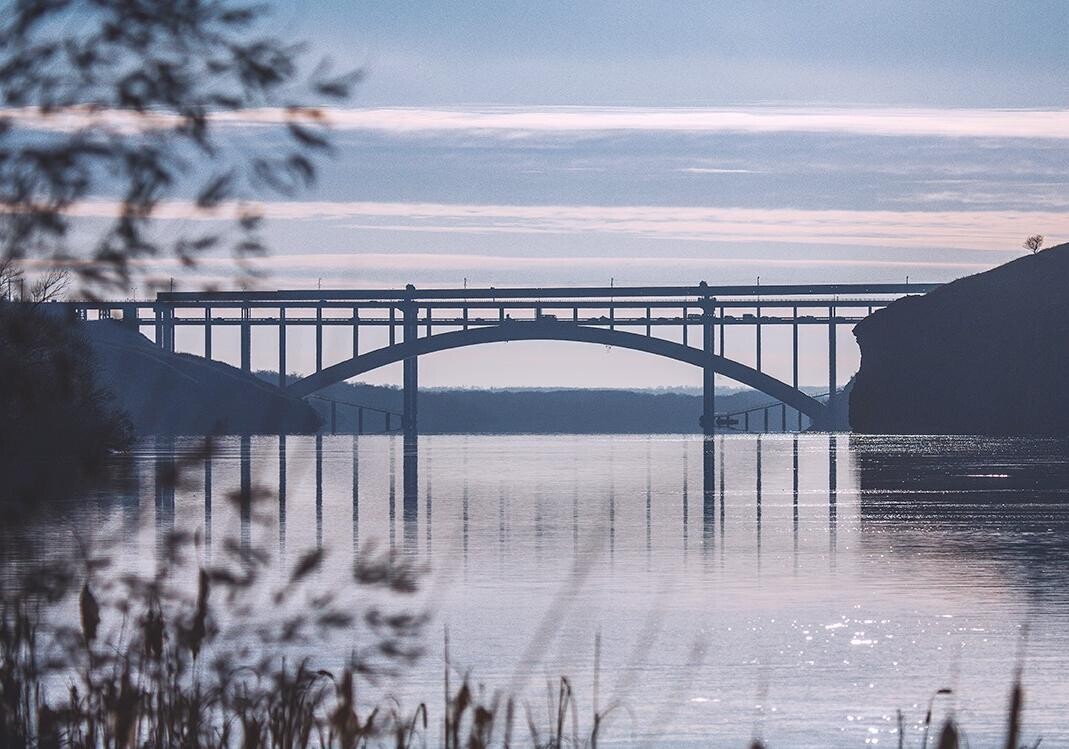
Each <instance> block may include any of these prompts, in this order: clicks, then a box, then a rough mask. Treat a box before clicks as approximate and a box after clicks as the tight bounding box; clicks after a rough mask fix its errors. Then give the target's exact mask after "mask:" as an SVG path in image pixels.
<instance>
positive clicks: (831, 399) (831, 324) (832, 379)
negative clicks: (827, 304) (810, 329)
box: [828, 307, 838, 414]
mask: <svg viewBox="0 0 1069 749" xmlns="http://www.w3.org/2000/svg"><path fill="white" fill-rule="evenodd" d="M835 327H836V326H835V308H834V307H833V308H831V309H830V310H828V412H829V414H830V413H831V409H832V406H833V405H834V403H835V402H836V400H838V398H837V393H836V380H838V375H837V374H836V371H835V365H836V363H837V362H836V358H837V357H836V350H837V348H838V346H837V345H836V341H835Z"/></svg>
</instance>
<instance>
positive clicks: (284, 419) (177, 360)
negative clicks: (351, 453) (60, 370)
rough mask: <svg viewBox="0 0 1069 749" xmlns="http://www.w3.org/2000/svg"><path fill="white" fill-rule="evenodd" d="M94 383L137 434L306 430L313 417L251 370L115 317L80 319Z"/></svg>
mask: <svg viewBox="0 0 1069 749" xmlns="http://www.w3.org/2000/svg"><path fill="white" fill-rule="evenodd" d="M84 329H85V330H84V336H85V339H86V342H87V343H88V344H89V346H90V348H91V349H92V352H93V354H94V359H95V362H96V378H97V381H98V384H100V385H102V386H105V387H107V388H108V389H109V390H111V391H112V393H113V394H114V396H115V401H116V404H117V405H118V406H119V407H120V408H121V409H122V410H123V411H124V412H125V413H126V415H127V417H128V418H129V420H130V423H131V426H132V427H133V431H134V433H135V434H141V435H143V434H277V433H279V432H288V433H300V432H312V431H315V430H316V429H317V428H318V426H319V423H320V421H319V417H318V415H317V414H316V413H315V411H313V410H312V409H311V408H310V407H309V406H308V405H307V404H306V403H304V402H303V401H301V400H299V399H296V398H290V397H288V396H286V395H284V394H282V393H281V392H279V390H278V388H276V387H275V386H274V385H271V384H268V383H266V382H263V381H262V380H260V379H259V378H257V377H255V376H254V375H252V374H248V373H245V372H242V371H241V370H240V369H237V368H235V367H232V366H230V365H228V364H223V363H221V362H216V361H207V360H205V359H203V358H201V357H198V356H190V355H186V354H172V353H169V352H167V351H164V350H163V349H161V348H159V347H158V346H155V345H154V344H153V343H152V342H151V341H149V340H148V339H147V338H145V337H144V336H142V335H140V334H139V333H136V332H134V331H132V330H129V329H127V328H124V327H122V325H120V324H119V323H117V322H112V321H100V322H91V323H86V324H85V325H84Z"/></svg>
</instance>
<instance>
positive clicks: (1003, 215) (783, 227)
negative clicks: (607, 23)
mask: <svg viewBox="0 0 1069 749" xmlns="http://www.w3.org/2000/svg"><path fill="white" fill-rule="evenodd" d="M256 207H258V208H259V209H260V210H261V211H262V212H263V214H264V216H265V217H267V218H268V219H272V220H275V221H308V220H320V221H335V222H339V223H340V226H341V228H349V229H361V230H371V231H389V232H430V233H440V234H455V233H469V234H532V235H536V234H575V235H592V234H600V235H609V236H613V235H619V236H630V237H639V238H646V239H658V240H676V241H715V242H734V243H786V244H821V245H851V246H864V247H898V248H930V249H958V250H985V251H996V252H1007V251H1010V250H1014V249H1015V248H1017V246H1018V245H1020V243H1021V241H1022V238H1023V237H1025V236H1027V235H1029V234H1034V233H1036V232H1039V233H1042V234H1045V235H1047V236H1050V237H1052V238H1055V237H1069V212H1065V211H1013V210H990V211H980V210H975V211H949V210H944V211H917V210H903V211H891V210H838V209H831V210H812V209H801V208H732V207H707V206H646V205H625V206H606V205H502V204H472V203H425V202H412V203H403V202H369V201H276V202H265V203H259V204H256ZM117 210H118V207H117V204H116V203H114V202H110V201H93V202H86V203H81V204H78V205H77V206H74V207H73V208H72V209H71V213H72V214H73V215H76V216H81V217H87V218H91V217H111V216H114V215H115V214H116V211H117ZM236 211H237V206H226V207H223V208H221V209H220V211H219V212H218V213H217V214H215V215H214V216H213V217H214V218H226V217H227V216H228V215H235V214H236ZM156 216H157V217H158V218H161V219H185V220H189V219H204V218H206V217H205V215H204V214H203V212H200V211H198V209H197V208H196V206H195V205H193V204H192V203H186V202H178V201H174V202H168V203H163V204H161V205H160V206H159V208H158V211H157V213H156ZM354 219H356V221H354Z"/></svg>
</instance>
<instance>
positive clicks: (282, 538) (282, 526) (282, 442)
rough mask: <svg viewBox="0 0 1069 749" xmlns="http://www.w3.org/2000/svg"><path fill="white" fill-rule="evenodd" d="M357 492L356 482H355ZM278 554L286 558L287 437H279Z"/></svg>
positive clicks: (281, 435)
mask: <svg viewBox="0 0 1069 749" xmlns="http://www.w3.org/2000/svg"><path fill="white" fill-rule="evenodd" d="M354 491H355V482H354ZM278 553H279V556H280V557H281V558H283V559H285V557H286V435H284V434H280V435H279V436H278Z"/></svg>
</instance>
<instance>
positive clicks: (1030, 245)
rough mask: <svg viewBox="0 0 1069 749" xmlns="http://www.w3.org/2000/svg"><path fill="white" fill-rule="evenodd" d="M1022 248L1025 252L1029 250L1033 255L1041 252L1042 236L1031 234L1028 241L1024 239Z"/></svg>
mask: <svg viewBox="0 0 1069 749" xmlns="http://www.w3.org/2000/svg"><path fill="white" fill-rule="evenodd" d="M1024 248H1025V249H1026V250H1031V251H1032V254H1033V255H1034V254H1036V253H1037V252H1039V251H1040V250H1042V249H1043V235H1042V234H1033V235H1032V236H1030V237H1029V238H1028V239H1026V240H1025V241H1024Z"/></svg>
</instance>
